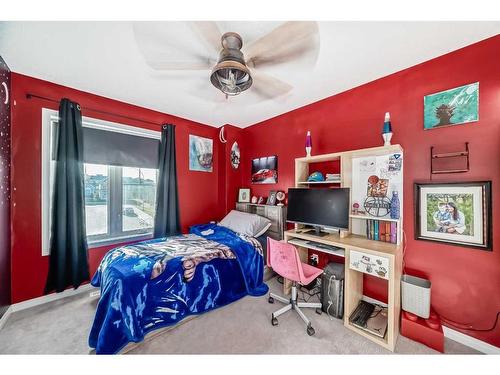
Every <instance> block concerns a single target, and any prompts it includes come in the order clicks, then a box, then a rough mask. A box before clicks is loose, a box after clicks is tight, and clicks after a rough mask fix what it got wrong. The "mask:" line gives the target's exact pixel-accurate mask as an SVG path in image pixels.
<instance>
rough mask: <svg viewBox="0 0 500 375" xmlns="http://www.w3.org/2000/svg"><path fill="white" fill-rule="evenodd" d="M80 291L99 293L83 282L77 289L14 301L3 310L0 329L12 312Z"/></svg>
mask: <svg viewBox="0 0 500 375" xmlns="http://www.w3.org/2000/svg"><path fill="white" fill-rule="evenodd" d="M82 293H89V297H90V298H92V297H96V296H100V295H101V291H100V289H99V288H96V287H94V286H92V285H91V284H84V285H82V286H80V287H79V288H78V289H66V290H65V291H63V292H61V293H52V294H48V295H46V296H42V297H37V298H33V299H29V300H27V301H23V302H19V303H15V304H13V305H10V306H9V308H8V309H7V311H5V314H3V316H2V318H0V330H1V329H2V328H3V327H4V326H5V323H6V322H7V319H8V318H9V317H10V315H12V313H14V312H17V311H22V310H26V309H30V308H32V307H35V306H39V305H44V304H46V303H49V302H53V301H57V300H59V299H63V298H67V297H71V296H75V295H77V294H82Z"/></svg>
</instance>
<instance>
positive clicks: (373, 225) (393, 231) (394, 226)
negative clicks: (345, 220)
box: [366, 220, 398, 243]
mask: <svg viewBox="0 0 500 375" xmlns="http://www.w3.org/2000/svg"><path fill="white" fill-rule="evenodd" d="M366 238H368V239H369V240H375V241H382V242H391V243H397V240H398V223H396V222H394V221H384V220H366Z"/></svg>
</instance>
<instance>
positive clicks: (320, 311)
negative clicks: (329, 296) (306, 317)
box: [316, 307, 323, 315]
mask: <svg viewBox="0 0 500 375" xmlns="http://www.w3.org/2000/svg"><path fill="white" fill-rule="evenodd" d="M316 314H318V315H321V314H323V310H321V308H319V307H318V308H317V309H316Z"/></svg>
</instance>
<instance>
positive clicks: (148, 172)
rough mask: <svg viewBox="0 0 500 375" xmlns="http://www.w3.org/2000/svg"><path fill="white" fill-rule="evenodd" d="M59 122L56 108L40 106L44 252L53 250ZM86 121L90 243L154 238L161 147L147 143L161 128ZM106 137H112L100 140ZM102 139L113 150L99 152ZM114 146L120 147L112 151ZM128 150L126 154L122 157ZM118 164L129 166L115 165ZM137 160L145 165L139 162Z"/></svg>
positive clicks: (88, 236)
mask: <svg viewBox="0 0 500 375" xmlns="http://www.w3.org/2000/svg"><path fill="white" fill-rule="evenodd" d="M57 126H58V114H57V112H56V111H53V110H48V109H45V108H44V109H43V111H42V243H43V246H42V255H48V254H49V246H50V224H51V223H50V221H51V218H50V217H51V200H52V192H53V186H54V172H55V152H54V151H55V144H56V136H55V135H56V132H57ZM83 126H84V141H85V140H90V141H89V142H86V143H89V144H91V145H90V146H89V147H91V150H90V151H89V150H88V149H87V146H85V150H86V152H85V151H84V155H85V153H87V154H89V155H88V157H85V164H84V183H85V184H84V189H85V191H84V196H85V216H86V217H85V219H86V230H87V241H88V243H89V247H96V246H101V245H105V244H113V243H119V242H124V241H129V240H132V239H143V238H144V239H146V238H152V234H153V226H154V216H155V205H156V183H157V179H158V169H157V168H155V165H152V164H153V161H152V159H153V158H154V159H157V149H156V150H154V147H153V150H151V148H152V147H148V145H149V146H151V144H148V143H147V142H152V140H154V142H158V140H159V138H160V133H159V132H155V131H149V130H143V129H140V128H135V127H131V126H127V125H121V124H115V123H109V122H106V121H101V120H96V119H89V118H86V117H84V118H83ZM86 130H87V131H88V132H87V133H85V131H86ZM99 132H101V133H99ZM103 132H104V133H103ZM103 135H104V137H103ZM96 137H97V138H99V140H97V139H96ZM106 137H108V139H105V140H104V141H102V139H103V138H106ZM109 137H112V138H109ZM120 137H121V138H120ZM127 137H128V138H127ZM130 137H134V138H132V139H130ZM145 138H148V139H145ZM117 140H118V141H117ZM99 142H101V144H102V146H101V148H102V147H109V148H110V149H106V150H105V151H104V152H101V151H100V150H99V145H97V146H96V144H98V143H99ZM117 142H118V143H117ZM130 142H133V143H134V144H138V145H139V147H137V148H138V149H145V150H147V152H144V153H142V154H141V152H140V150H139V151H137V150H133V151H131V152H124V149H126V150H127V151H128V150H129V149H130ZM141 142H142V143H141ZM153 145H154V144H153ZM113 147H115V148H116V149H117V152H115V153H113V152H112V151H113ZM100 153H102V154H100ZM148 153H149V155H148ZM124 154H128V155H125V156H123V155H124ZM120 158H121V159H120ZM155 162H157V161H156V160H155ZM120 163H121V164H125V165H117V164H120ZM137 164H139V165H144V166H145V167H140V166H136V165H137ZM126 165H134V166H126Z"/></svg>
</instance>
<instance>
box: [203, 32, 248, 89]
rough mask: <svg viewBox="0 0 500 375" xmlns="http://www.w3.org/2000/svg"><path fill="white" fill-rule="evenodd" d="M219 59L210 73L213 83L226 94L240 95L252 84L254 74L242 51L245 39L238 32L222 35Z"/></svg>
mask: <svg viewBox="0 0 500 375" xmlns="http://www.w3.org/2000/svg"><path fill="white" fill-rule="evenodd" d="M221 44H222V51H221V52H220V55H219V61H218V62H217V65H216V66H215V67H214V68H213V70H212V74H211V75H210V81H211V82H212V84H213V85H214V86H215V87H216V88H218V89H219V90H221V91H222V92H223V93H225V94H226V95H238V94H239V93H241V92H243V91H245V90H247V89H248V88H250V86H252V76H251V75H250V70H249V69H248V67H247V66H246V64H245V58H244V56H243V53H242V52H241V47H242V46H243V40H242V39H241V36H239V35H238V34H237V33H233V32H229V33H225V34H224V35H222V38H221Z"/></svg>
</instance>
